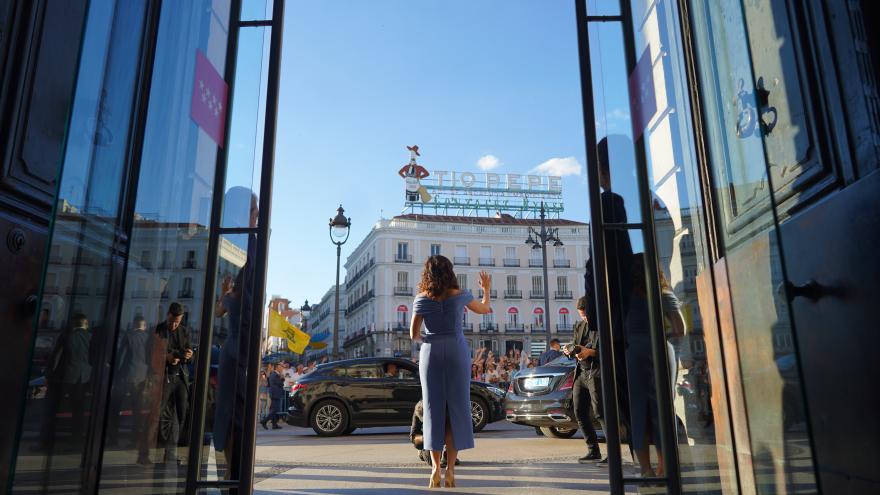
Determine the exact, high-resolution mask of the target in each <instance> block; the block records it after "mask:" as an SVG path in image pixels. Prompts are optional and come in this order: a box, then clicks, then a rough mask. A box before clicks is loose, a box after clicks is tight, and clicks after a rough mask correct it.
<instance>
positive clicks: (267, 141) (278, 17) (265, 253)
mask: <svg viewBox="0 0 880 495" xmlns="http://www.w3.org/2000/svg"><path fill="white" fill-rule="evenodd" d="M283 24H284V0H275V2H274V4H273V6H272V27H271V29H272V32H271V38H270V40H271V41H270V48H269V71H268V77H267V84H266V115H265V124H264V127H263V128H264V131H263V136H264V138H263V160H262V164H263V165H262V174H261V176H260V205H259V207H260V212H259V223H258V224H257V226H258V232H259V233H258V235H257V256H256V267H255V270H254V288H253V301H252V307H253V310H252V315H251V321H250V329H251V332H250V335H249V336H248V337H250V342H249V347H248V357H249V359H250V362H249V363H248V368H247V384H246V386H247V388H246V390H247V401H246V402H245V415H244V423H243V425H242V430H243V432H242V436H243V437H244V439H243V440H242V458H241V468H240V470H239V473H240V474H239V492H238V493H241V494H248V493H251V492H252V490H253V486H254V454H255V452H254V450H255V449H256V433H257V431H256V430H257V395H258V393H259V391H258V384H259V382H258V380H259V374H260V340H261V339H262V337H263V332H262V326H263V298H264V296H265V292H266V264H267V263H268V258H269V221H270V218H271V206H272V177H273V173H274V170H275V131H276V124H277V120H278V88H279V83H280V79H281V43H282V35H283V33H284V29H283Z"/></svg>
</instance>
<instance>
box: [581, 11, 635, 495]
mask: <svg viewBox="0 0 880 495" xmlns="http://www.w3.org/2000/svg"><path fill="white" fill-rule="evenodd" d="M574 4H575V16H576V22H577V37H578V54H579V58H580V64H579V65H580V79H581V103H582V105H583V114H584V144H585V146H586V147H587V185H588V191H589V198H590V245H591V246H592V256H591V261H592V264H593V277H594V279H593V284H594V287H595V297H596V314H595V315H590V318H592V320H593V321H592V322H591V323H592V324H594V325H597V326H598V327H599V342H600V345H599V366H600V367H601V373H602V374H601V378H602V402H603V409H604V413H605V445H606V447H607V450H608V483H609V487H608V488H609V493H611V494H612V495H623V488H624V486H623V466H622V459H621V455H620V423H619V416H618V415H619V411H618V410H617V405H618V400H617V380H616V377H615V375H614V368H615V363H614V352H613V347H612V342H613V340H612V337H613V331H612V328H611V307H610V305H609V300H608V297H609V296H608V274H607V271H606V265H605V263H606V259H605V258H606V257H605V233H604V230H603V224H602V196H601V191H600V189H599V160H598V156H597V154H596V148H595V147H596V143H597V141H596V113H595V109H594V107H593V79H592V77H593V74H592V70H591V67H590V37H589V32H588V29H589V28H588V23H587V6H586V0H575V2H574Z"/></svg>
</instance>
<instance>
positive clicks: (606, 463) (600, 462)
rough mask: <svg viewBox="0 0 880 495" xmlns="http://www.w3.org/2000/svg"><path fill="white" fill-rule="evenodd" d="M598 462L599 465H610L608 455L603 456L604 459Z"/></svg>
mask: <svg viewBox="0 0 880 495" xmlns="http://www.w3.org/2000/svg"><path fill="white" fill-rule="evenodd" d="M596 464H598V465H599V466H607V465H608V457H607V456H606V457H604V458H602V460H601V461H599V462H597V463H596Z"/></svg>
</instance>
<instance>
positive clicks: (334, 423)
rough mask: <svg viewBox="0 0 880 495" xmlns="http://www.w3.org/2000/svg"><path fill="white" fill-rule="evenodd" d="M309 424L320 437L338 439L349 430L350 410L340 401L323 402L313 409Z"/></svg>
mask: <svg viewBox="0 0 880 495" xmlns="http://www.w3.org/2000/svg"><path fill="white" fill-rule="evenodd" d="M309 423H310V424H311V426H312V429H313V430H315V433H317V434H318V435H320V436H322V437H336V436H339V435H342V434H343V433H344V432H345V430H347V429H348V410H346V409H345V406H344V405H343V404H342V403H341V402H339V401H336V400H325V401H321V402H319V403H317V404H316V405H315V407H313V408H312V413H311V414H310V415H309Z"/></svg>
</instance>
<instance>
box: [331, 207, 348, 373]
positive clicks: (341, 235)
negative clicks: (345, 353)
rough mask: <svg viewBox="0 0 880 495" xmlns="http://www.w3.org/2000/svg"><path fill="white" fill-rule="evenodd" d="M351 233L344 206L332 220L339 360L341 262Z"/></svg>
mask: <svg viewBox="0 0 880 495" xmlns="http://www.w3.org/2000/svg"><path fill="white" fill-rule="evenodd" d="M350 233H351V218H347V217H346V216H345V210H343V209H342V205H339V208H337V209H336V216H335V217H333V218H331V219H330V241H331V242H333V244H336V306H335V307H334V308H333V359H334V360H336V359H339V357H340V353H339V260H340V258H341V256H342V245H343V244H345V241H347V240H348V235H349V234H350Z"/></svg>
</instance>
